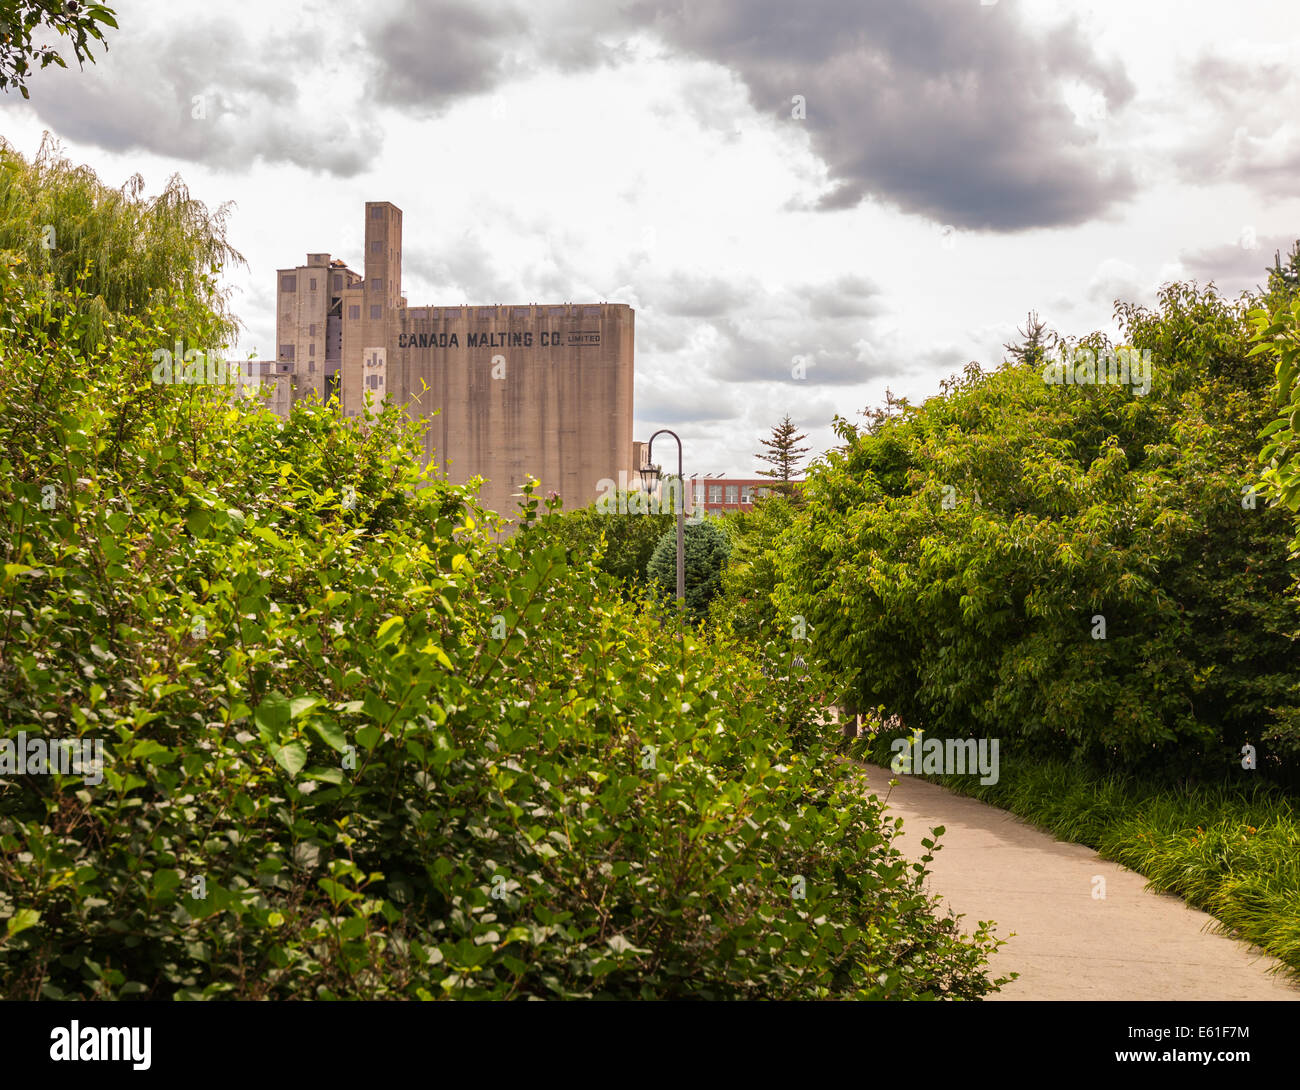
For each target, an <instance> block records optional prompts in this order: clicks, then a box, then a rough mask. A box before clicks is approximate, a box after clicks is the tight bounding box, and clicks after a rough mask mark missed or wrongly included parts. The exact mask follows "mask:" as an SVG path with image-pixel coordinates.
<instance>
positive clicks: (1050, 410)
mask: <svg viewBox="0 0 1300 1090" xmlns="http://www.w3.org/2000/svg"><path fill="white" fill-rule="evenodd" d="M1247 306H1248V302H1246V301H1243V302H1241V303H1235V304H1234V303H1229V302H1226V301H1224V300H1222V299H1221V298H1220V297H1219V296H1218V295H1217V294H1216V293H1215V292H1214V291H1213V289H1206V290H1199V289H1196V288H1194V287H1189V286H1187V285H1171V286H1169V287H1168V288H1166V289H1165V291H1164V292H1163V294H1162V297H1161V309H1160V311H1158V312H1155V313H1152V312H1148V311H1146V310H1145V309H1143V308H1140V307H1125V306H1121V307H1120V308H1118V309H1119V313H1120V316H1121V319H1122V321H1123V323H1124V325H1125V328H1126V333H1127V335H1128V337H1129V338H1130V343H1131V344H1132V345H1133V346H1134V347H1135V348H1137V349H1150V350H1151V351H1152V353H1153V360H1154V366H1153V371H1154V385H1153V388H1152V390H1151V392H1150V393H1149V394H1147V395H1146V396H1140V395H1137V394H1135V393H1134V392H1133V391H1132V390H1131V389H1130V388H1128V387H1122V386H1113V385H1069V386H1061V385H1050V384H1048V383H1045V382H1044V380H1043V376H1042V374H1041V372H1040V371H1039V369H1038V368H1037V367H1035V366H1032V365H1027V364H1023V363H1009V364H1005V365H1003V367H1002V368H1000V369H999V370H997V371H996V372H993V373H982V372H980V371H979V369H978V368H977V367H971V368H968V370H967V373H966V374H965V375H964V376H962V377H960V378H958V379H955V380H953V381H952V382H951V383H949V384H948V386H947V389H946V390H945V392H944V394H943V395H942V396H939V397H935V398H932V399H930V400H929V401H927V402H926V403H925V404H924V405H923V406H922V407H920V408H919V409H918V408H907V409H905V410H904V411H903V412H902V413H901V414H898V415H894V416H890V417H888V418H881V419H878V420H877V421H876V422H875V424H874V425H873V426H872V427H870V428H868V429H865V430H859V429H858V428H856V427H854V426H853V425H850V424H849V423H847V422H845V421H842V420H840V421H838V423H837V428H838V432H839V435H840V436H841V438H842V439H843V440H844V447H843V448H842V449H841V450H838V451H834V452H832V453H831V454H830V455H829V456H828V457H827V458H826V460H825V462H824V463H823V464H821V465H819V466H817V467H815V468H814V470H813V472H812V474H811V478H810V480H809V482H808V483H807V485H806V486H805V489H804V492H805V497H806V500H807V506H806V508H805V509H804V510H803V511H802V512H801V513H800V514H799V515H798V516H797V519H796V529H795V531H794V532H793V533H792V534H790V535H787V537H786V538H785V539H784V540H785V541H786V542H788V543H789V544H790V547H789V549H788V550H787V551H786V552H784V553H783V554H782V557H781V577H782V583H781V585H779V586H778V589H777V599H778V604H779V606H780V608H781V612H782V613H783V614H787V615H788V614H803V615H804V616H806V617H807V618H808V621H809V623H810V625H812V627H813V630H814V645H813V646H814V653H815V654H817V655H818V656H819V657H821V658H822V659H823V660H824V661H826V662H827V663H829V664H830V665H831V666H832V667H834V668H836V669H839V670H843V671H844V672H846V673H847V674H849V675H851V676H853V677H856V679H857V680H856V685H855V689H856V703H857V706H859V707H866V708H870V707H876V706H879V705H884V706H885V707H886V708H887V709H888V710H889V711H891V712H895V713H897V714H899V715H901V716H902V718H903V721H904V722H905V723H906V724H907V725H908V727H919V728H923V729H925V730H926V731H927V732H928V733H930V734H931V735H937V736H957V737H966V736H969V735H971V734H972V733H974V734H982V735H985V736H990V737H996V736H1010V737H1015V738H1019V739H1021V740H1022V742H1023V743H1024V745H1023V746H1022V747H1021V751H1022V752H1030V751H1034V750H1036V751H1038V752H1040V753H1049V754H1059V755H1063V756H1068V757H1071V758H1073V759H1088V760H1092V761H1095V762H1098V763H1101V764H1115V763H1122V764H1124V765H1126V766H1128V767H1131V768H1138V767H1142V768H1145V769H1147V770H1149V771H1151V772H1160V773H1163V774H1168V775H1175V776H1185V775H1189V774H1200V773H1204V774H1207V775H1210V776H1212V777H1213V778H1215V779H1217V778H1218V777H1219V776H1220V775H1221V774H1222V773H1223V772H1224V771H1225V770H1227V769H1230V768H1239V767H1240V761H1241V747H1242V746H1243V745H1245V744H1252V745H1255V746H1256V747H1257V748H1258V750H1259V760H1260V767H1261V769H1264V770H1267V771H1268V772H1269V773H1270V774H1271V775H1273V776H1275V777H1277V778H1279V779H1282V780H1286V781H1288V782H1290V781H1293V780H1294V777H1295V770H1296V767H1297V762H1296V759H1295V758H1296V756H1297V749H1298V747H1300V726H1298V724H1300V718H1298V714H1297V708H1298V707H1300V697H1298V694H1297V686H1296V679H1297V674H1296V670H1295V666H1294V655H1295V652H1294V642H1293V637H1294V634H1295V633H1296V631H1297V608H1296V602H1295V600H1294V599H1293V598H1291V597H1289V596H1288V594H1287V593H1286V592H1287V590H1288V588H1289V586H1290V583H1291V574H1290V572H1289V570H1288V566H1287V547H1286V542H1287V537H1288V536H1289V535H1288V526H1287V520H1286V517H1285V515H1284V514H1283V513H1282V512H1280V511H1278V510H1276V509H1273V508H1268V507H1266V506H1265V505H1264V504H1263V503H1262V502H1259V503H1256V502H1255V499H1254V496H1253V494H1252V493H1251V491H1250V486H1251V484H1252V482H1253V480H1254V476H1255V474H1254V469H1253V464H1254V463H1255V460H1256V458H1257V456H1258V452H1259V440H1258V438H1257V435H1258V432H1259V431H1260V429H1261V428H1262V427H1263V424H1264V421H1265V420H1266V419H1267V417H1268V413H1269V411H1270V410H1269V406H1268V404H1267V400H1266V398H1265V397H1264V396H1263V394H1264V392H1265V391H1266V389H1267V385H1268V375H1267V372H1266V370H1265V368H1263V367H1261V365H1260V364H1259V363H1258V360H1257V359H1252V358H1250V356H1249V348H1250V341H1249V336H1250V332H1249V326H1248V324H1247V321H1246V313H1245V312H1246V309H1247ZM1092 343H1093V344H1094V345H1096V344H1097V343H1098V342H1097V340H1096V339H1095V338H1094V339H1093V341H1092ZM1099 622H1100V623H1102V624H1104V626H1105V627H1104V631H1103V630H1102V629H1101V628H1100V626H1099ZM1101 635H1104V638H1098V637H1099V636H1101Z"/></svg>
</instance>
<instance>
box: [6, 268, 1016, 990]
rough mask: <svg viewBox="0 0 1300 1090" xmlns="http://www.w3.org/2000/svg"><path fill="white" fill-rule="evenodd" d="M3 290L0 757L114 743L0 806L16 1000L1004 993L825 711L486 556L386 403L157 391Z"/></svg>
mask: <svg viewBox="0 0 1300 1090" xmlns="http://www.w3.org/2000/svg"><path fill="white" fill-rule="evenodd" d="M0 276H3V278H4V282H3V283H2V284H0V289H3V290H0V300H3V308H4V313H3V314H2V315H0V352H3V358H4V366H3V368H0V533H2V534H3V538H2V540H3V542H4V548H5V558H4V566H3V569H2V572H3V581H2V582H0V602H2V603H3V605H2V607H0V710H2V712H3V716H4V737H5V738H10V739H12V738H15V737H16V736H17V734H18V733H19V732H20V731H21V732H26V733H27V734H28V735H36V734H40V735H43V736H46V737H57V738H67V737H77V738H81V739H88V740H90V739H98V740H101V741H103V742H104V743H105V762H104V768H103V782H102V783H99V784H97V785H94V784H89V783H85V782H83V778H82V777H81V776H78V775H33V774H27V775H7V776H0V981H3V985H2V989H0V990H3V992H4V994H5V995H6V996H9V997H20V998H22V997H27V998H30V997H36V996H44V997H52V998H63V997H91V996H94V997H103V998H118V997H128V996H140V997H148V998H158V999H170V998H176V999H197V998H210V997H230V998H249V999H254V998H287V997H297V998H303V997H322V998H328V997H348V998H376V997H406V998H424V999H427V998H435V999H436V998H443V997H466V998H470V997H494V998H506V997H514V998H520V997H561V996H609V997H641V996H644V997H655V998H668V997H675V996H685V995H691V996H701V997H751V996H752V997H765V998H793V997H817V996H828V995H829V996H846V997H873V998H883V997H890V998H918V997H928V996H934V997H954V998H965V997H976V996H979V995H982V994H985V993H986V992H987V991H988V990H989V989H990V988H991V987H994V986H995V985H996V983H997V982H990V981H989V980H988V978H987V976H986V975H985V973H984V966H985V963H986V958H987V955H988V953H989V952H990V951H991V950H992V949H993V948H994V947H995V945H996V944H995V942H994V940H993V939H992V938H991V937H990V935H989V933H988V931H987V930H986V929H985V928H984V927H980V928H979V929H978V930H977V931H976V932H975V934H974V935H973V936H971V937H969V938H967V937H963V936H961V935H960V934H959V932H958V929H957V926H956V924H955V922H954V921H953V920H951V919H945V918H937V917H936V916H935V915H934V904H933V902H932V901H931V900H930V899H929V898H928V897H927V896H926V895H925V893H924V891H923V887H922V880H923V867H922V866H921V865H920V864H915V865H913V864H908V863H906V862H905V861H904V860H903V859H902V857H901V856H900V855H899V854H898V853H897V852H896V851H895V850H894V848H893V846H892V843H891V841H892V838H893V836H894V835H895V834H896V831H897V822H891V821H888V820H886V819H885V818H884V817H883V815H882V812H881V808H880V806H879V804H878V802H877V801H876V800H875V799H874V798H867V797H864V795H863V791H862V785H861V784H860V783H859V782H857V780H856V779H854V777H853V775H852V773H851V772H850V771H848V770H847V769H845V768H843V767H841V766H839V765H837V764H835V763H834V762H832V761H831V760H830V759H829V758H828V756H827V755H826V754H825V752H824V750H823V749H822V747H821V744H820V742H819V740H818V738H819V734H820V727H819V724H818V723H817V721H816V718H815V714H814V713H815V709H816V708H817V706H818V703H817V694H816V693H814V692H813V691H812V690H811V688H810V686H811V685H812V684H814V682H813V681H812V680H811V679H810V680H809V681H807V682H797V683H792V685H791V686H787V687H785V688H784V689H783V690H782V691H781V692H779V693H778V692H774V691H772V688H771V686H770V685H768V683H767V681H766V679H765V678H764V677H763V674H762V667H761V664H760V663H759V662H757V661H756V660H755V658H754V657H753V656H751V655H750V654H747V653H745V652H743V651H742V649H740V648H738V647H736V646H734V645H732V644H728V643H726V642H716V641H713V640H711V639H710V638H706V637H704V636H699V635H695V634H693V633H689V632H688V633H686V634H685V635H684V638H683V641H682V642H681V643H680V644H679V643H678V642H677V639H676V633H675V628H676V626H674V625H672V624H665V623H664V622H665V619H666V618H665V617H664V616H663V615H662V614H661V612H660V610H661V607H660V606H658V605H656V604H646V603H639V602H635V601H633V602H629V601H625V600H623V598H622V597H621V596H620V594H619V593H618V588H617V586H616V584H615V583H614V582H613V581H612V580H611V579H610V578H609V577H608V576H607V575H604V574H603V573H600V572H599V571H597V570H596V569H595V568H593V567H592V566H591V565H590V564H588V563H585V562H583V561H580V560H579V561H577V562H574V563H570V562H569V561H568V560H567V559H566V551H565V548H564V546H563V545H562V544H556V543H555V542H554V541H548V540H547V534H545V533H543V534H539V535H536V536H534V535H530V534H529V533H527V532H525V533H522V534H520V535H518V539H517V540H514V541H511V542H507V543H506V544H504V545H501V546H496V545H494V544H492V536H493V531H494V530H495V529H496V527H497V523H498V521H499V520H497V519H496V518H495V516H492V515H491V514H489V513H487V512H484V511H482V510H480V509H479V507H478V506H477V502H476V500H475V497H474V496H473V495H472V493H470V492H468V491H467V490H465V489H463V488H460V487H455V486H451V485H448V484H446V483H444V482H441V481H439V480H437V479H436V478H435V477H434V476H433V474H432V472H431V471H421V470H420V469H419V468H418V460H417V458H416V457H415V454H416V452H418V449H419V445H418V443H417V441H416V439H417V437H416V435H415V432H414V425H412V424H411V423H409V422H408V421H406V419H405V417H404V416H403V415H401V414H400V412H398V411H397V410H393V409H389V410H387V411H386V412H385V413H384V414H383V415H382V416H380V417H377V418H368V419H366V420H364V421H360V422H353V421H343V420H340V419H339V418H338V417H337V416H336V415H334V414H333V413H332V412H330V411H329V410H328V409H325V408H323V407H322V406H320V405H318V404H315V403H312V404H308V405H299V406H297V407H295V410H294V413H293V416H292V418H291V419H289V420H288V421H287V422H286V421H281V420H279V419H277V418H276V417H274V416H273V415H271V414H270V413H269V412H266V411H264V410H261V409H259V408H257V407H255V406H247V405H241V404H238V403H232V402H229V401H225V400H222V399H221V398H220V397H218V396H216V395H214V394H213V393H212V391H210V390H207V389H205V388H202V387H183V386H173V387H161V388H160V387H155V386H153V385H152V384H150V383H149V381H148V377H147V362H146V361H147V353H148V350H149V348H150V346H151V345H152V344H153V343H154V340H153V338H154V337H155V336H156V333H157V330H156V329H152V328H146V327H145V326H144V325H140V324H138V323H133V321H131V320H129V319H127V318H115V317H112V316H110V318H109V319H108V320H109V321H110V323H112V325H113V328H112V330H111V332H112V336H111V337H109V338H107V339H106V341H105V342H104V343H105V347H102V348H98V349H96V350H94V351H93V352H91V353H89V354H87V355H82V354H80V353H79V352H78V351H76V350H75V349H74V348H73V347H70V346H75V345H77V344H80V343H82V340H83V334H84V332H85V327H84V324H82V323H84V322H85V321H86V320H87V319H86V317H85V315H84V314H83V313H81V312H80V311H78V310H76V309H75V308H67V309H64V310H62V311H57V310H56V312H53V313H51V312H49V311H47V310H46V309H45V307H44V303H43V302H41V301H40V300H39V298H38V297H32V296H29V295H28V294H27V289H26V288H25V286H24V284H23V283H22V281H21V279H20V278H19V277H17V276H16V275H15V273H14V272H13V270H12V269H11V268H9V267H8V266H0ZM51 322H54V324H55V326H56V328H55V334H56V335H55V336H54V338H53V340H52V343H47V340H46V337H45V333H46V331H47V330H48V329H49V326H50V323H51ZM33 330H35V331H36V332H33ZM55 345H61V346H64V347H54V346H55ZM46 497H53V502H52V503H45V502H44V500H45V498H46ZM556 517H558V516H555V515H554V514H547V513H544V512H540V511H539V510H538V504H537V501H536V500H535V499H532V498H531V497H530V498H529V499H528V501H527V507H526V510H525V511H524V512H523V519H524V522H525V524H528V523H531V522H533V521H534V520H537V521H540V522H542V523H547V522H548V521H549V520H551V519H554V518H556ZM800 686H802V687H800ZM800 893H802V894H803V896H802V897H800V896H798V894H800Z"/></svg>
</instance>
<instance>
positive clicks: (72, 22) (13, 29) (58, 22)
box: [0, 0, 117, 98]
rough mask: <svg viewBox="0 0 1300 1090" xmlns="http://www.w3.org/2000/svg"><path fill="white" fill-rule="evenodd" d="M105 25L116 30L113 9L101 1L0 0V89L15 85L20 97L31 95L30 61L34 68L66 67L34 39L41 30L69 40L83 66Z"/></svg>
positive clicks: (51, 49) (100, 39) (49, 48)
mask: <svg viewBox="0 0 1300 1090" xmlns="http://www.w3.org/2000/svg"><path fill="white" fill-rule="evenodd" d="M105 27H112V28H113V29H114V30H116V29H117V20H116V16H115V13H114V11H113V9H112V8H110V7H105V6H104V5H103V4H93V3H92V4H86V3H79V2H78V0H0V90H5V91H7V90H9V89H10V88H14V87H16V88H17V89H18V91H19V93H20V94H21V95H22V96H23V98H31V94H30V93H29V92H28V90H27V78H28V77H29V76H30V75H31V74H32V71H33V62H35V65H36V67H38V68H48V67H49V66H50V65H51V64H57V65H58V66H59V67H60V68H67V67H68V64H67V61H65V60H64V59H63V57H62V56H61V55H60V54H59V52H58V50H57V49H55V48H54V46H52V45H50V44H48V43H47V42H42V41H38V40H37V39H36V35H38V34H39V33H40V32H41V31H42V30H45V31H53V32H54V33H55V34H57V35H58V36H59V37H61V38H67V39H69V40H70V44H71V45H72V55H73V57H74V58H75V59H76V61H77V63H78V64H79V65H84V64H85V62H86V61H90V62H91V63H94V57H92V56H91V52H90V46H91V42H103V41H104V28H105ZM105 48H106V49H107V48H108V47H107V45H105Z"/></svg>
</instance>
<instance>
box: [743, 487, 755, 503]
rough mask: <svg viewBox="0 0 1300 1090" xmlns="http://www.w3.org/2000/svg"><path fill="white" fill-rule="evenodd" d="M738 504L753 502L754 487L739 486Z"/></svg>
mask: <svg viewBox="0 0 1300 1090" xmlns="http://www.w3.org/2000/svg"><path fill="white" fill-rule="evenodd" d="M740 502H741V503H753V502H754V486H753V485H752V484H744V485H741V486H740Z"/></svg>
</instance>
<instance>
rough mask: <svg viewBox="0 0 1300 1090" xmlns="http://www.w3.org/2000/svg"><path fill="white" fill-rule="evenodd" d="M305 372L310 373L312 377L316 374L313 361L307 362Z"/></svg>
mask: <svg viewBox="0 0 1300 1090" xmlns="http://www.w3.org/2000/svg"><path fill="white" fill-rule="evenodd" d="M307 370H308V371H310V372H311V373H312V374H313V375H314V374H315V373H316V361H315V360H311V361H310V362H308V364H307Z"/></svg>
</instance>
